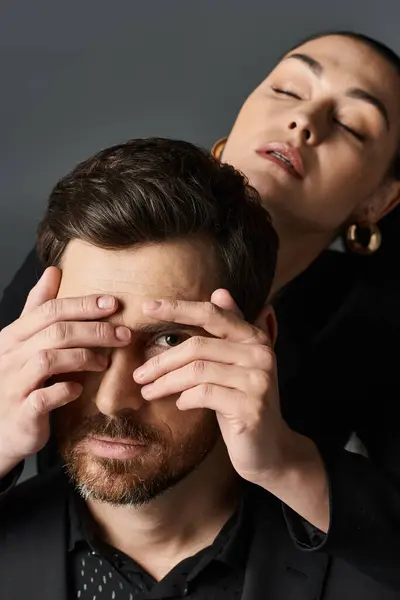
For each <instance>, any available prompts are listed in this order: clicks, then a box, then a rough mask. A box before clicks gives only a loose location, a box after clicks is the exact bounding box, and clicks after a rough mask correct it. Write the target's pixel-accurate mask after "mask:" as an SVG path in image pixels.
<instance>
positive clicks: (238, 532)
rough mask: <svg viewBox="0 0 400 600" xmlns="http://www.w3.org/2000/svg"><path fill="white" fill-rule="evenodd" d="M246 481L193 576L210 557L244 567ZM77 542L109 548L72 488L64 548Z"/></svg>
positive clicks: (248, 532)
mask: <svg viewBox="0 0 400 600" xmlns="http://www.w3.org/2000/svg"><path fill="white" fill-rule="evenodd" d="M247 487H248V486H247V484H245V485H243V490H242V496H241V501H240V504H239V506H238V508H237V510H236V512H235V513H234V515H233V516H232V517H231V518H230V519H229V520H228V521H227V523H225V525H224V526H223V527H222V529H221V531H220V532H219V534H218V535H217V537H216V539H215V540H214V542H213V544H212V545H211V546H209V547H208V548H205V549H204V550H207V551H206V552H204V554H203V553H202V554H203V555H202V557H201V559H200V560H199V563H198V564H197V565H196V567H195V569H194V570H193V571H192V573H191V574H190V579H193V578H194V577H195V576H196V575H197V573H199V572H200V571H201V570H202V569H203V568H204V567H205V565H206V563H209V562H211V561H212V560H217V561H219V562H222V563H225V564H227V565H229V566H231V567H234V568H240V567H244V565H245V563H246V559H247V554H248V549H249V545H250V539H251V531H252V528H251V507H250V506H249V504H250V502H249V497H248V496H249V495H248V494H247V490H246V488H247ZM80 544H86V545H87V546H89V548H90V549H91V551H92V552H94V553H95V554H101V555H102V556H106V555H107V554H109V553H111V554H112V552H113V549H112V548H110V547H109V546H107V544H105V543H103V542H102V541H101V539H100V536H99V534H98V531H97V527H96V523H95V522H94V520H93V518H92V517H91V515H90V513H89V510H88V508H87V506H86V504H85V502H84V500H83V499H82V498H81V497H80V496H79V495H78V493H77V492H76V491H71V493H70V497H69V536H68V552H73V551H74V550H75V549H76V548H77V547H78V546H79V545H80Z"/></svg>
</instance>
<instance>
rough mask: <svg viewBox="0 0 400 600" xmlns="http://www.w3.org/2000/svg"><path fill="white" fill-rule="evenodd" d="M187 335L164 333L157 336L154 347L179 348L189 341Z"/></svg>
mask: <svg viewBox="0 0 400 600" xmlns="http://www.w3.org/2000/svg"><path fill="white" fill-rule="evenodd" d="M187 337H188V336H187V335H184V334H183V333H163V334H162V335H159V336H157V337H156V338H154V340H153V345H154V346H162V347H164V348H174V347H175V346H179V344H182V342H184V341H185V340H187Z"/></svg>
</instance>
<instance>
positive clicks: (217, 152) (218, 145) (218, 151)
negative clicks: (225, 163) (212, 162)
mask: <svg viewBox="0 0 400 600" xmlns="http://www.w3.org/2000/svg"><path fill="white" fill-rule="evenodd" d="M227 139H228V138H226V137H224V138H221V139H220V140H217V141H216V142H215V144H213V145H212V148H211V154H212V155H213V157H214V158H216V159H217V160H221V156H222V152H223V151H224V148H225V144H226V142H227Z"/></svg>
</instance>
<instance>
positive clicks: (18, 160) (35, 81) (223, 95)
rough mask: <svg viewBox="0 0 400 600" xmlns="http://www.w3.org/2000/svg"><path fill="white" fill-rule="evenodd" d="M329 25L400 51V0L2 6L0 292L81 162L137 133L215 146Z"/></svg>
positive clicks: (45, 0)
mask: <svg viewBox="0 0 400 600" xmlns="http://www.w3.org/2000/svg"><path fill="white" fill-rule="evenodd" d="M329 28H352V29H357V30H361V31H362V32H364V33H367V34H370V35H373V36H376V37H378V38H381V39H382V40H383V41H386V42H387V43H388V44H389V45H391V46H392V47H393V48H394V49H395V50H397V51H400V2H399V0H392V1H389V0H380V1H379V2H378V1H377V0H335V1H334V2H328V1H327V0H302V1H300V0H285V1H284V2H268V1H266V0H197V1H196V2H195V1H194V0H142V1H141V2H139V1H138V0H112V1H110V0H109V1H107V2H106V1H104V0H69V2H60V1H57V0H34V1H33V0H0V49H1V52H0V74H1V88H0V108H1V110H0V182H1V195H0V227H1V230H0V233H1V235H0V294H1V292H2V290H3V288H4V286H5V285H6V284H7V282H8V281H9V280H10V278H11V277H12V275H13V273H14V272H15V269H16V268H17V266H19V264H20V263H21V261H22V259H23V257H24V256H25V254H26V252H27V250H28V249H29V248H30V247H31V246H32V243H33V239H34V232H35V228H36V225H37V222H38V219H39V218H40V215H41V213H42V211H43V207H44V203H45V200H46V196H47V194H48V192H49V190H50V188H51V186H52V185H53V184H54V183H55V181H56V180H57V179H58V178H59V177H60V176H61V175H63V174H64V173H65V172H66V171H67V170H69V169H70V168H71V167H72V166H73V165H74V164H75V163H77V162H78V161H79V160H81V159H83V158H86V157H87V156H88V155H90V154H91V153H93V152H94V151H97V150H98V149H100V148H101V147H104V146H108V145H110V144H113V143H116V142H119V141H122V140H123V139H127V138H129V137H138V136H150V135H161V136H168V137H178V138H184V139H188V140H191V141H194V142H197V143H200V144H203V145H206V146H208V145H210V144H211V143H212V141H213V140H214V139H215V138H218V137H220V136H222V135H223V134H225V133H227V132H228V130H229V127H230V125H231V123H232V121H233V119H234V117H235V114H236V111H237V109H238V108H239V106H240V104H241V102H242V101H243V99H244V98H245V96H246V94H247V93H248V92H250V91H251V89H252V87H254V86H255V85H256V84H257V83H258V82H259V81H260V80H261V79H262V78H263V77H264V76H265V75H266V73H267V72H268V69H269V68H270V67H271V66H272V65H273V63H274V61H275V59H276V58H277V57H278V56H279V54H280V53H282V52H283V51H284V50H285V49H287V47H289V46H291V45H292V44H294V43H296V41H297V40H299V39H300V40H301V38H303V37H304V36H306V35H308V34H309V33H312V32H315V31H317V30H318V31H319V30H326V29H329Z"/></svg>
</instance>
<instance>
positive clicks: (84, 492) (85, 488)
mask: <svg viewBox="0 0 400 600" xmlns="http://www.w3.org/2000/svg"><path fill="white" fill-rule="evenodd" d="M60 416H61V415H60ZM57 421H58V422H57ZM57 421H56V431H57V437H58V440H59V445H60V452H61V455H62V458H63V460H64V464H65V468H66V470H67V473H68V475H69V477H70V479H71V480H72V482H73V483H74V485H75V486H76V488H77V490H78V491H79V493H80V494H81V496H82V497H83V498H84V499H85V500H88V499H93V500H97V501H100V502H106V503H108V504H112V505H114V506H122V505H125V506H127V505H128V506H129V505H130V506H140V505H142V504H145V503H148V502H150V501H151V500H153V499H154V498H156V497H157V496H159V495H160V494H162V493H164V492H165V491H167V490H168V489H170V488H171V487H172V486H174V485H175V484H177V483H179V482H180V481H181V480H182V479H184V478H185V477H186V476H187V475H189V474H190V473H191V472H192V471H193V470H195V469H196V468H197V467H198V466H199V465H200V464H201V463H202V462H203V460H204V459H205V457H206V456H207V454H208V453H209V452H210V451H211V450H212V449H213V448H214V446H215V444H216V442H217V440H218V438H219V437H220V433H219V427H218V424H217V421H216V418H215V414H214V413H213V412H211V411H210V412H206V413H203V415H202V417H201V420H199V421H198V422H197V423H194V424H193V423H191V428H190V432H189V433H185V432H184V433H183V435H182V436H181V437H180V440H181V443H180V444H176V443H175V445H173V444H172V440H171V439H169V436H168V435H167V434H166V433H165V432H163V431H161V430H160V429H158V428H156V427H154V426H149V425H143V424H140V423H139V422H138V419H137V417H136V413H135V412H134V411H131V410H129V411H127V410H125V411H123V414H121V415H120V416H118V417H116V418H112V419H110V418H108V417H106V416H105V415H103V414H102V413H98V414H97V415H94V416H88V417H87V418H86V419H85V420H83V421H81V422H80V424H79V426H77V427H73V428H72V429H71V428H70V427H66V423H65V421H67V422H68V418H67V419H66V420H65V421H64V419H62V418H61V419H57ZM63 421H64V422H63ZM189 422H190V420H189ZM88 436H95V437H96V436H101V437H106V438H109V439H112V440H115V441H117V440H118V439H124V440H127V439H129V440H132V443H136V444H143V445H144V447H143V451H139V453H138V456H137V457H134V458H131V459H125V460H124V459H119V458H103V457H99V456H95V455H93V454H92V453H90V452H88V450H87V448H86V445H85V440H86V439H87V438H88Z"/></svg>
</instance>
